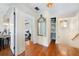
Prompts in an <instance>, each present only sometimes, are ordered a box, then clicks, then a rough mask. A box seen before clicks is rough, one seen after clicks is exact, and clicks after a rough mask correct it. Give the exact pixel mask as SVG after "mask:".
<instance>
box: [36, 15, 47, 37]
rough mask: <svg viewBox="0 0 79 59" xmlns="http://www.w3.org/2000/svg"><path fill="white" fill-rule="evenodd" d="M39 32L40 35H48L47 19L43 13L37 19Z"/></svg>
mask: <svg viewBox="0 0 79 59" xmlns="http://www.w3.org/2000/svg"><path fill="white" fill-rule="evenodd" d="M37 34H38V36H45V35H46V19H45V18H44V17H43V16H42V15H40V18H39V19H38V21H37Z"/></svg>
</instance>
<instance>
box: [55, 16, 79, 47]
mask: <svg viewBox="0 0 79 59" xmlns="http://www.w3.org/2000/svg"><path fill="white" fill-rule="evenodd" d="M78 19H79V18H78V14H77V15H75V16H73V17H65V18H58V19H57V39H56V43H57V44H59V43H64V44H68V45H70V46H73V47H77V48H79V44H78V43H77V42H79V41H78V40H77V41H75V40H72V39H73V38H74V36H75V35H77V34H78V33H79V20H78ZM61 20H67V21H68V26H67V28H61V25H60V21H61Z"/></svg>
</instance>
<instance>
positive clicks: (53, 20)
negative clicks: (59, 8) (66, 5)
mask: <svg viewBox="0 0 79 59" xmlns="http://www.w3.org/2000/svg"><path fill="white" fill-rule="evenodd" d="M51 39H52V40H56V17H53V18H51Z"/></svg>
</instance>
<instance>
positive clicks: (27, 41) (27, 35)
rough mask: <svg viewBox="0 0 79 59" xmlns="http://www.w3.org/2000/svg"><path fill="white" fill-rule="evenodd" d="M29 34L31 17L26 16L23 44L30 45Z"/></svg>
mask: <svg viewBox="0 0 79 59" xmlns="http://www.w3.org/2000/svg"><path fill="white" fill-rule="evenodd" d="M31 35H32V30H31V19H30V18H29V17H28V18H26V19H25V46H28V45H30V41H31Z"/></svg>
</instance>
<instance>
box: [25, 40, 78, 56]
mask: <svg viewBox="0 0 79 59" xmlns="http://www.w3.org/2000/svg"><path fill="white" fill-rule="evenodd" d="M25 55H26V56H79V49H77V48H73V47H69V46H66V45H62V44H60V45H56V44H55V42H54V41H52V42H51V44H50V45H49V47H48V48H47V47H44V46H42V45H39V44H33V43H32V42H31V41H30V44H29V45H27V43H26V50H25Z"/></svg>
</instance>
